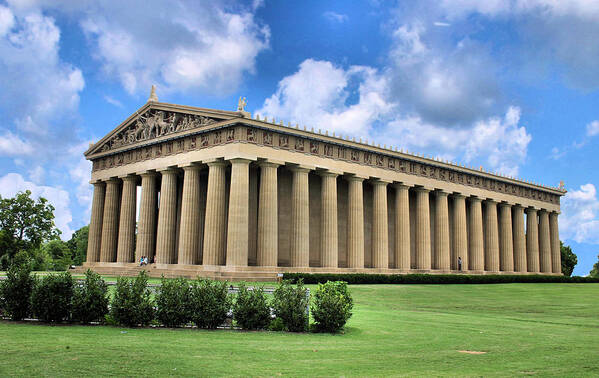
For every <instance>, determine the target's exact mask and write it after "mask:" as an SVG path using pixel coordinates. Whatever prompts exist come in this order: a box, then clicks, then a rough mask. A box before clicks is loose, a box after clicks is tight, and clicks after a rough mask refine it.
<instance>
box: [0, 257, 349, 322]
mask: <svg viewBox="0 0 599 378" xmlns="http://www.w3.org/2000/svg"><path fill="white" fill-rule="evenodd" d="M309 302H310V299H309V297H308V296H307V289H306V288H305V287H304V285H303V283H302V281H301V280H299V281H298V282H297V283H296V285H295V286H293V285H292V284H291V283H290V282H289V281H283V282H282V283H281V284H279V285H278V287H277V288H276V290H275V291H274V293H273V295H272V299H269V296H267V295H266V293H265V292H264V289H263V288H262V287H253V288H250V287H248V286H247V285H246V284H245V283H241V284H240V285H239V288H238V291H237V293H236V295H232V294H230V293H229V286H228V283H227V282H220V281H211V280H203V279H198V280H192V281H190V280H186V279H183V278H179V279H164V278H163V279H162V282H161V285H160V286H159V287H158V289H157V291H156V293H155V295H153V293H152V290H151V289H150V288H149V287H148V278H147V275H146V274H145V272H143V271H142V272H141V273H140V274H139V275H138V276H137V277H135V278H126V277H119V278H118V279H117V284H116V287H115V290H114V294H113V297H112V300H110V299H109V294H108V286H107V285H106V282H104V280H103V279H102V278H101V277H100V276H99V275H98V274H97V273H94V272H92V271H91V270H88V271H87V272H86V274H85V280H84V281H83V282H76V281H74V280H73V278H72V277H71V275H70V274H69V273H68V272H63V273H59V274H52V275H47V276H44V277H42V278H41V279H38V278H36V277H35V276H34V275H32V274H31V270H30V267H29V266H28V265H21V266H16V265H15V266H13V267H11V269H10V270H9V271H8V274H7V279H6V280H4V281H2V282H0V314H2V313H4V314H5V315H6V316H9V317H10V318H11V319H13V320H22V319H25V318H30V317H34V318H37V319H40V320H42V321H44V322H63V321H77V322H81V323H91V322H99V323H109V324H115V325H123V326H128V327H135V326H146V325H149V324H157V325H164V326H166V327H181V326H186V325H189V324H194V325H196V326H197V327H199V328H217V327H218V326H221V325H223V324H224V323H225V322H226V321H227V320H228V319H229V318H232V320H233V321H234V322H235V323H236V325H237V326H239V327H241V328H243V329H248V330H253V329H271V330H275V331H283V330H284V331H290V332H304V331H307V330H308V329H309V313H308V311H307V309H308V305H309ZM352 307H353V302H352V298H351V295H350V294H349V292H348V290H347V284H346V283H345V282H328V283H325V284H321V285H319V287H318V289H317V290H316V292H315V294H314V296H313V299H312V304H311V307H310V309H311V311H312V315H313V318H314V324H313V326H312V329H313V330H315V331H324V332H337V331H339V330H340V329H342V328H343V326H344V325H345V323H346V322H347V320H348V319H349V318H350V317H351V315H352V313H351V310H352Z"/></svg>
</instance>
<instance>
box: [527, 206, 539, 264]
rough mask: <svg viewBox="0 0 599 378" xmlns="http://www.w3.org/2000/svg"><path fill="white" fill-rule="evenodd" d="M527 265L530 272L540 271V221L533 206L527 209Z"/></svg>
mask: <svg viewBox="0 0 599 378" xmlns="http://www.w3.org/2000/svg"><path fill="white" fill-rule="evenodd" d="M526 265H527V266H528V271H529V272H534V273H538V272H539V221H538V219H537V210H536V209H533V208H532V207H529V208H528V209H526Z"/></svg>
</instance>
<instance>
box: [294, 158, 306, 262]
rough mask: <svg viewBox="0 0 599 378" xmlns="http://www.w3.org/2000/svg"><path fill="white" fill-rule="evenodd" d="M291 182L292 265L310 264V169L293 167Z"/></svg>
mask: <svg viewBox="0 0 599 378" xmlns="http://www.w3.org/2000/svg"><path fill="white" fill-rule="evenodd" d="M292 171H293V181H292V184H291V266H292V267H306V268H307V267H308V266H309V264H310V239H309V238H310V203H309V196H308V172H309V170H308V169H305V168H299V167H296V168H293V169H292Z"/></svg>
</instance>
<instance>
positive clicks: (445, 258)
mask: <svg viewBox="0 0 599 378" xmlns="http://www.w3.org/2000/svg"><path fill="white" fill-rule="evenodd" d="M447 195H448V193H447V192H444V191H441V190H437V191H435V249H434V252H435V253H434V256H435V258H434V265H433V269H438V270H443V271H449V266H450V265H449V207H448V203H447Z"/></svg>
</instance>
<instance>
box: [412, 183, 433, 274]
mask: <svg viewBox="0 0 599 378" xmlns="http://www.w3.org/2000/svg"><path fill="white" fill-rule="evenodd" d="M430 222H431V221H430V207H429V190H428V189H425V188H417V189H416V269H425V270H430V269H431V223H430Z"/></svg>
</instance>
